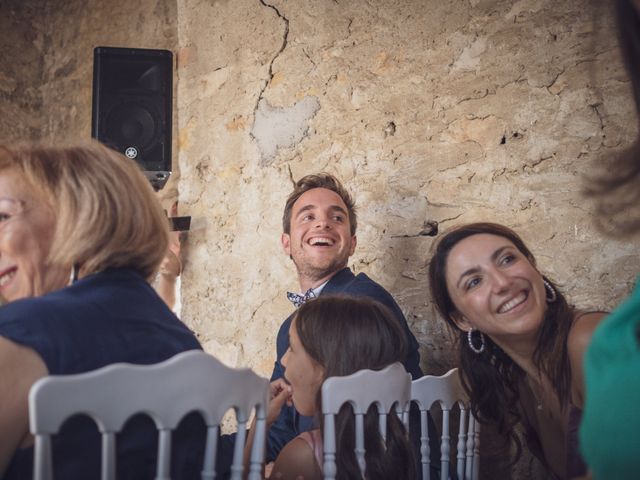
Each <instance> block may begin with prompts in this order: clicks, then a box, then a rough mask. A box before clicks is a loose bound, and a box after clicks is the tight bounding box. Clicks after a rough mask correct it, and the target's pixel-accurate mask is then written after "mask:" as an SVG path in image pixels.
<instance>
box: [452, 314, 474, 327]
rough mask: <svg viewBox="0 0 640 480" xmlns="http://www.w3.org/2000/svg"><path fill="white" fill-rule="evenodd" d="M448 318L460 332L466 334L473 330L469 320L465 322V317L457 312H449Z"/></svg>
mask: <svg viewBox="0 0 640 480" xmlns="http://www.w3.org/2000/svg"><path fill="white" fill-rule="evenodd" d="M449 316H450V317H451V319H452V320H453V322H454V323H455V324H456V326H457V327H458V328H459V329H460V330H462V331H465V332H467V331H469V330H472V329H473V325H471V323H470V322H469V320H467V317H465V316H464V315H463V314H461V313H460V312H458V311H457V310H456V311H454V312H451V313H450V314H449Z"/></svg>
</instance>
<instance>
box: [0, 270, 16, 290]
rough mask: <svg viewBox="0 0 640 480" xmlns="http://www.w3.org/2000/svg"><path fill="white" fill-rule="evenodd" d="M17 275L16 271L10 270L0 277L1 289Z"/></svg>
mask: <svg viewBox="0 0 640 480" xmlns="http://www.w3.org/2000/svg"><path fill="white" fill-rule="evenodd" d="M15 274H16V270H10V271H8V272H7V273H5V274H4V275H2V276H1V277H0V287H4V286H5V285H6V284H7V283H9V282H10V281H11V279H12V278H13V277H14V275H15Z"/></svg>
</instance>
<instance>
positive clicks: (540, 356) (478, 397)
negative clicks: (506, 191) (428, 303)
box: [429, 223, 573, 460]
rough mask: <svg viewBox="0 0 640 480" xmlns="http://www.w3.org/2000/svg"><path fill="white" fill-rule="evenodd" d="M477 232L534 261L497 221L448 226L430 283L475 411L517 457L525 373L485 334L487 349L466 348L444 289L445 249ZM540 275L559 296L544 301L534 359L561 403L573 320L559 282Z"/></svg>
mask: <svg viewBox="0 0 640 480" xmlns="http://www.w3.org/2000/svg"><path fill="white" fill-rule="evenodd" d="M477 234H490V235H497V236H499V237H503V238H506V239H507V240H509V241H511V243H513V244H514V245H515V247H516V248H517V249H518V250H519V251H520V252H521V253H522V254H523V255H524V256H525V257H526V258H527V259H528V260H529V262H531V264H532V265H533V266H534V267H535V266H536V260H535V258H534V256H533V254H532V253H531V251H530V250H529V249H528V248H527V246H526V245H525V244H524V242H523V241H522V239H521V238H520V236H519V235H518V234H517V233H515V232H514V231H513V230H511V229H509V228H507V227H504V226H502V225H498V224H495V223H471V224H468V225H462V226H459V227H456V228H454V229H452V230H450V231H448V232H447V233H446V234H445V235H444V236H443V237H442V238H441V239H440V240H439V241H438V243H437V244H436V245H435V249H434V253H433V255H432V257H431V262H430V264H429V287H430V290H431V298H432V300H433V302H434V303H435V306H436V308H437V309H438V312H439V313H440V315H441V316H442V317H443V318H444V320H445V321H446V322H447V324H448V325H449V327H450V328H451V329H452V330H453V332H454V333H455V334H456V335H457V342H458V345H459V352H460V370H461V371H462V373H463V375H462V378H463V384H464V388H465V390H466V391H467V393H468V394H469V397H470V399H471V404H472V410H473V413H474V415H476V418H478V419H479V420H480V422H483V423H490V424H493V425H495V426H496V427H497V429H498V432H500V434H502V435H503V436H504V437H505V438H507V439H511V440H512V441H513V442H514V443H515V445H516V460H517V459H518V458H519V456H520V452H521V443H520V441H519V439H518V437H517V435H516V434H515V433H513V427H514V426H515V425H516V424H517V423H519V422H520V421H521V420H522V418H521V415H520V411H519V409H518V401H519V399H520V391H519V389H518V386H519V385H520V384H521V380H522V379H523V378H524V375H525V373H524V371H523V370H522V369H521V368H520V367H519V366H518V365H517V364H516V363H515V362H514V361H513V360H512V359H511V358H510V357H509V356H508V355H507V354H506V353H505V352H504V351H503V350H502V349H501V348H500V347H499V346H498V345H496V344H495V343H494V342H493V341H492V340H491V339H490V338H489V336H488V335H485V336H484V339H485V350H484V352H482V353H481V354H477V353H475V352H473V351H472V350H471V349H470V348H469V347H468V345H467V332H466V331H463V330H461V329H460V328H459V327H458V326H457V325H456V323H455V321H454V314H455V313H456V311H457V309H456V306H455V305H454V304H453V301H452V300H451V296H450V295H449V291H448V290H447V284H446V277H445V275H446V268H447V259H448V257H449V253H450V252H451V250H452V249H453V247H454V246H455V245H457V244H458V243H459V242H460V241H462V240H464V239H465V238H468V237H471V236H472V235H477ZM543 278H544V279H545V280H547V281H548V282H549V283H550V284H551V285H552V286H553V288H554V289H555V291H556V294H557V299H556V301H555V302H553V303H548V304H547V310H546V312H545V314H544V319H543V323H542V327H541V329H540V332H539V335H538V343H537V345H536V349H535V351H534V353H533V362H534V364H535V365H536V366H537V367H538V369H539V370H540V371H541V372H542V373H544V374H545V375H546V376H547V377H548V378H549V379H550V381H551V384H552V385H554V388H555V393H556V395H557V396H558V399H559V400H560V404H561V405H562V406H563V408H565V407H566V406H567V405H568V403H569V394H570V381H571V366H570V363H569V356H568V352H567V337H568V336H569V329H570V328H571V325H572V323H573V309H572V307H570V306H569V305H568V304H567V301H566V299H565V297H564V296H563V295H562V293H561V292H560V290H558V287H557V286H556V285H555V284H554V283H553V282H551V281H550V280H549V279H548V278H547V277H544V276H543Z"/></svg>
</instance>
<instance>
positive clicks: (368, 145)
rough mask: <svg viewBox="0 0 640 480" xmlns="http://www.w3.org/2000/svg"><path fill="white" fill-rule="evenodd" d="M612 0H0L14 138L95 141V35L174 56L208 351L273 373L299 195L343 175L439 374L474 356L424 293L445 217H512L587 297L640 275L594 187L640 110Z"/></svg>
mask: <svg viewBox="0 0 640 480" xmlns="http://www.w3.org/2000/svg"><path fill="white" fill-rule="evenodd" d="M23 3H28V4H29V5H30V6H28V7H27V6H23ZM608 3H609V2H597V1H595V0H555V1H554V0H451V1H447V2H443V1H440V0H369V1H364V0H362V1H360V0H306V1H305V0H295V1H294V0H218V1H214V0H200V1H198V0H177V1H171V0H143V1H141V2H125V1H122V0H118V1H113V2H98V1H97V0H89V1H81V0H69V1H66V2H61V1H55V0H48V1H47V0H41V1H40V2H39V3H38V2H18V1H16V0H11V1H10V0H0V6H1V7H2V11H1V12H0V13H2V15H0V22H2V23H0V27H1V28H2V29H1V31H2V32H3V33H2V38H1V39H0V42H2V43H1V45H2V46H3V47H4V48H2V49H0V51H1V53H0V65H1V70H0V101H2V104H0V114H1V115H0V140H2V141H7V140H9V141H13V140H17V139H27V140H32V139H45V140H57V141H75V140H77V139H79V138H88V137H89V132H90V118H91V117H90V112H91V106H90V105H91V68H92V49H93V47H95V46H97V45H110V46H135V47H150V48H167V49H172V50H174V51H176V52H177V54H178V58H177V72H176V78H175V84H176V92H175V93H176V95H175V101H174V105H175V107H176V108H175V110H176V114H175V119H176V121H175V122H174V123H175V124H176V125H177V128H176V132H177V141H176V142H174V145H175V147H174V159H177V160H176V161H175V165H174V170H175V171H178V170H179V171H180V172H181V175H180V176H178V175H177V174H174V176H173V181H174V185H177V187H178V189H179V198H180V213H181V214H185V215H191V216H192V218H193V220H192V229H191V232H190V233H189V235H188V237H187V240H186V242H185V245H184V253H185V270H184V273H183V276H182V287H181V294H182V317H183V319H184V320H185V321H186V322H187V323H188V324H189V325H190V326H191V327H192V328H193V329H194V330H195V331H196V332H197V334H198V335H199V337H200V338H201V340H202V341H203V343H204V345H205V348H206V349H207V350H208V351H209V352H211V353H213V354H214V355H216V356H218V357H219V358H221V359H222V360H223V361H225V362H226V363H228V364H231V365H234V366H250V367H252V368H255V369H256V370H257V371H258V372H259V373H260V374H263V375H269V374H270V372H271V368H272V365H273V363H272V362H273V360H274V351H275V336H276V332H277V329H278V327H279V325H280V323H281V321H282V320H283V319H284V318H285V317H286V316H287V315H288V314H289V313H290V311H291V306H290V304H289V303H288V302H287V300H286V298H285V296H284V292H285V291H286V290H287V289H289V290H295V289H296V287H297V285H296V277H295V270H294V267H293V264H292V263H291V261H290V260H289V259H288V258H287V257H285V255H284V254H283V253H282V251H281V248H280V243H279V238H280V233H281V230H282V227H281V215H282V207H283V204H284V201H285V198H286V196H287V194H288V193H289V191H290V190H291V187H292V183H293V181H294V180H297V179H299V178H300V177H302V176H303V175H305V174H307V173H311V172H318V171H329V172H331V173H334V174H336V175H338V176H339V177H340V178H341V179H342V180H343V181H344V183H345V184H346V186H347V187H348V188H349V189H350V190H351V191H352V192H353V193H354V195H355V197H356V201H357V203H358V206H359V216H360V221H359V225H360V227H359V231H358V248H357V251H356V254H355V255H354V257H353V258H352V261H351V266H352V268H353V269H354V270H355V271H357V272H360V271H362V272H366V273H368V274H369V275H371V276H372V277H373V278H375V279H376V280H378V281H379V282H380V283H382V284H383V285H384V286H385V287H387V288H388V289H389V290H390V291H391V292H392V293H393V294H394V295H395V297H396V299H397V300H398V302H399V304H400V305H401V306H402V308H403V310H404V311H405V313H406V316H407V319H408V320H409V323H410V325H411V328H412V329H413V331H414V332H415V333H416V336H417V337H418V340H419V341H420V344H421V347H422V348H421V353H422V364H423V368H424V370H425V371H426V372H428V373H435V374H439V373H443V372H444V371H446V370H447V369H449V368H450V367H452V366H454V365H455V363H456V362H455V355H454V353H453V352H454V350H453V346H452V343H451V339H450V336H449V334H448V333H447V332H446V329H445V328H444V324H443V322H442V321H441V320H439V319H438V318H437V316H436V315H435V313H434V311H433V307H432V305H431V303H430V301H429V298H428V295H427V287H428V285H427V281H426V261H427V259H428V257H429V249H430V247H431V245H432V243H433V240H434V236H433V235H434V234H435V232H436V231H442V230H444V229H446V228H448V227H450V226H453V225H456V224H460V223H463V222H469V221H476V220H490V221H496V222H500V223H504V224H506V225H508V226H510V227H512V228H514V229H516V230H517V231H518V232H519V233H521V234H522V236H523V237H524V238H525V240H526V241H527V242H528V244H529V245H530V246H531V247H532V250H533V251H534V253H535V254H536V256H537V257H538V260H539V264H540V267H541V269H542V270H543V271H544V272H546V273H548V275H549V276H550V277H551V278H553V279H554V280H556V281H558V282H559V283H560V284H561V285H562V286H563V288H564V290H565V291H566V293H567V294H568V296H569V298H570V299H571V300H572V301H573V302H575V303H576V304H577V305H579V306H581V307H585V308H612V307H613V306H614V305H615V304H616V303H617V302H618V301H619V300H620V299H621V298H622V297H623V296H624V295H626V294H627V293H628V292H629V290H630V288H631V286H632V283H633V281H634V279H635V276H636V274H637V272H638V271H640V259H639V258H638V256H637V251H638V246H639V242H638V239H632V240H626V241H620V240H612V239H610V238H607V237H605V236H604V235H602V234H601V233H599V232H598V230H597V229H596V227H595V226H594V222H593V216H594V213H593V212H594V208H593V205H592V203H591V202H590V201H588V200H586V199H585V198H584V196H583V195H582V193H581V189H582V188H583V186H584V184H585V176H586V175H589V174H590V173H593V172H594V168H595V167H596V166H597V165H598V164H600V163H601V161H602V159H603V158H608V157H610V156H611V155H613V154H615V153H616V152H617V151H619V150H620V149H621V148H623V147H624V146H625V145H628V144H629V142H630V140H631V139H632V137H633V135H634V133H635V130H634V129H635V128H636V125H637V121H636V119H635V116H634V112H633V105H632V102H631V101H630V92H629V83H628V81H627V79H626V76H625V73H624V70H623V69H622V67H621V64H620V59H619V54H618V50H617V43H616V38H615V28H614V22H613V19H612V15H611V12H610V10H609V6H608ZM38 6H41V7H42V8H39V7H38ZM16 45H19V46H20V48H16ZM16 119H17V121H16ZM168 188H169V190H171V188H170V187H168ZM171 191H173V190H171ZM524 463H526V462H524ZM527 475H528V476H529V477H533V478H539V477H538V476H536V475H537V474H533V473H527V474H524V473H522V472H521V473H519V474H517V475H516V478H525V477H527ZM493 476H494V477H495V475H493ZM503 478H506V477H503ZM527 478H528V477H527Z"/></svg>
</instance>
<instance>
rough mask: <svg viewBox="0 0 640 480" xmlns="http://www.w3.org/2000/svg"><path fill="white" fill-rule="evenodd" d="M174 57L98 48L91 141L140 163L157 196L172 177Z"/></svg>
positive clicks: (164, 53)
mask: <svg viewBox="0 0 640 480" xmlns="http://www.w3.org/2000/svg"><path fill="white" fill-rule="evenodd" d="M172 97H173V54H172V53H171V52H170V51H169V50H151V49H143V48H114V47H96V48H95V49H94V51H93V110H92V122H91V136H92V137H93V138H96V139H98V140H100V141H101V142H102V143H104V144H105V145H108V146H109V147H111V148H113V149H115V150H117V151H119V152H121V153H123V154H124V155H126V156H127V157H129V158H131V159H134V160H135V161H136V162H138V164H140V166H141V167H142V169H143V170H144V172H145V174H146V175H147V178H148V179H149V181H150V182H151V184H152V185H153V187H154V188H155V189H156V190H159V189H161V188H162V187H163V186H164V184H165V183H166V182H167V180H168V179H169V175H171V134H172V131H171V124H172V122H171V119H172V110H173V100H172Z"/></svg>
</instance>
